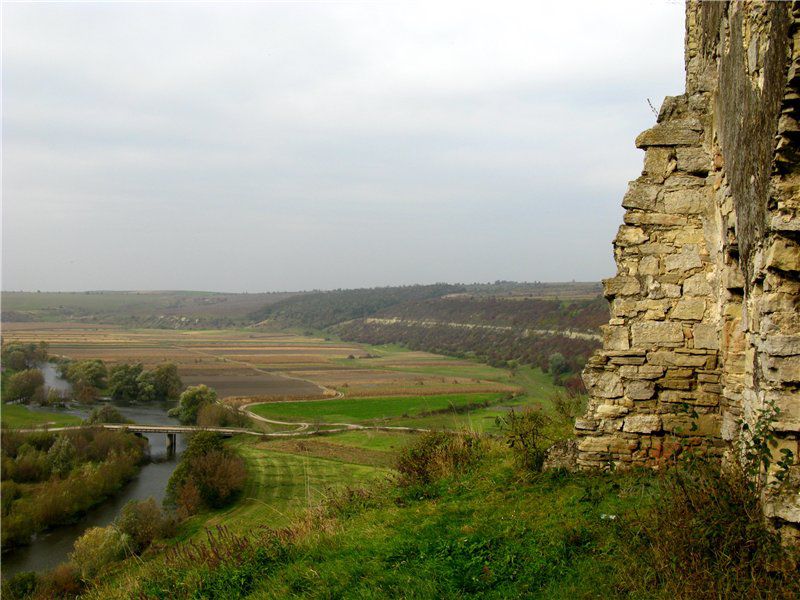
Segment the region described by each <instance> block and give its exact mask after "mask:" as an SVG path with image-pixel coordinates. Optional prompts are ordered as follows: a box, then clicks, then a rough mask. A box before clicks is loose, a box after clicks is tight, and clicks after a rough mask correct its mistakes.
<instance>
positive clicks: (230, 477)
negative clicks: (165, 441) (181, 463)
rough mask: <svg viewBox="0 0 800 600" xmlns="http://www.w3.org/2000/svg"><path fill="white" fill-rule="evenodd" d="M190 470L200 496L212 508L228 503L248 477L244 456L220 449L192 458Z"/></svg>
mask: <svg viewBox="0 0 800 600" xmlns="http://www.w3.org/2000/svg"><path fill="white" fill-rule="evenodd" d="M189 470H190V477H191V479H192V480H193V481H194V483H195V485H197V488H198V490H199V491H200V497H201V498H202V499H203V502H204V503H205V504H206V505H207V506H209V507H211V508H219V507H221V506H225V505H226V504H228V503H229V502H230V501H231V500H232V499H233V497H234V496H235V495H236V494H237V493H238V492H239V491H240V490H241V489H242V488H243V487H244V482H245V480H246V479H247V471H246V470H245V467H244V461H243V460H242V458H241V457H239V456H236V455H235V454H232V453H231V452H225V451H220V450H215V451H212V452H209V453H207V454H204V455H202V456H198V457H196V458H194V459H192V461H191V463H190V466H189Z"/></svg>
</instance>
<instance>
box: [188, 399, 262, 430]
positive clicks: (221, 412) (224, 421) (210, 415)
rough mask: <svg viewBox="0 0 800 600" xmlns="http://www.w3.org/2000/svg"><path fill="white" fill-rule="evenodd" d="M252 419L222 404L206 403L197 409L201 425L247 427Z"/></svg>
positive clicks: (198, 422) (198, 421)
mask: <svg viewBox="0 0 800 600" xmlns="http://www.w3.org/2000/svg"><path fill="white" fill-rule="evenodd" d="M249 422H250V420H249V419H248V418H247V416H246V415H243V414H242V413H240V412H237V411H235V410H232V409H230V408H226V407H224V406H222V405H221V404H217V403H214V404H205V405H203V406H201V407H200V410H198V411H197V424H198V425H199V426H200V427H247V425H248V424H249Z"/></svg>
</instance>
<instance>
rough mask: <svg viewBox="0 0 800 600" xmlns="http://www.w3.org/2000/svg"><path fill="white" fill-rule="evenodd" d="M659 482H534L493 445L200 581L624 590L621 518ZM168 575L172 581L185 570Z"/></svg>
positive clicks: (345, 594)
mask: <svg viewBox="0 0 800 600" xmlns="http://www.w3.org/2000/svg"><path fill="white" fill-rule="evenodd" d="M652 477H653V476H652V475H651V474H649V473H641V474H640V473H628V474H622V475H618V474H617V475H613V474H612V475H609V474H563V473H554V474H548V475H544V476H540V477H536V478H533V479H530V478H526V477H524V476H522V474H521V473H520V472H519V471H518V470H516V469H515V468H514V466H513V460H512V457H511V453H510V451H508V450H507V449H504V448H503V447H501V446H500V445H498V444H496V445H495V446H494V448H493V449H492V450H491V451H490V453H489V454H488V455H487V456H486V457H485V458H484V460H483V461H482V463H481V464H480V465H479V466H478V467H477V468H476V469H474V470H473V471H472V472H468V473H466V474H464V475H461V476H456V477H453V478H450V479H446V480H443V481H440V482H438V483H435V484H431V485H430V486H428V487H427V488H425V489H424V491H423V490H421V489H418V488H413V489H403V488H397V487H391V486H389V487H387V488H386V489H385V490H384V491H383V493H381V494H378V495H375V496H374V497H373V498H372V499H370V500H368V501H366V502H364V503H361V504H358V503H357V504H356V505H352V506H349V507H347V508H346V509H345V510H344V511H336V510H334V512H333V515H334V518H335V522H334V524H333V526H327V527H322V528H317V529H312V530H310V531H309V532H308V533H307V534H304V535H302V536H301V537H299V538H296V539H295V540H294V541H293V542H291V543H290V544H289V545H288V546H287V551H286V554H284V555H283V556H282V557H280V558H279V559H277V560H275V561H273V562H270V563H268V564H265V565H264V566H263V567H256V568H255V570H253V567H252V566H241V567H240V566H239V565H240V563H239V562H238V561H236V562H235V563H234V564H233V565H231V567H223V568H222V570H220V569H218V568H215V569H213V570H211V571H208V570H204V569H202V568H200V569H198V571H197V576H201V577H203V578H204V579H208V581H209V582H210V581H212V580H213V581H216V582H218V583H217V585H224V586H231V587H229V588H224V589H228V590H229V591H227V592H226V594H227V595H219V594H220V592H217V595H216V596H214V597H226V598H227V597H230V598H235V597H247V598H251V599H277V598H290V597H303V598H418V599H430V598H445V599H451V598H452V599H456V598H497V599H500V598H503V599H505V598H522V597H524V598H543V599H544V598H547V599H550V598H555V599H562V598H563V599H567V598H569V599H572V598H603V597H604V598H616V597H622V596H624V595H625V592H626V589H625V587H624V585H625V579H624V577H625V575H626V570H627V567H628V565H627V564H626V563H625V559H624V558H623V553H622V552H620V551H619V548H620V547H621V546H622V544H623V534H622V533H621V532H622V531H623V530H622V529H621V527H620V523H621V521H622V519H624V518H625V516H626V515H630V514H631V513H632V511H633V510H634V509H637V510H639V509H646V508H647V507H649V506H651V505H652V503H653V492H652V488H651V478H652ZM604 515H605V516H604ZM608 515H614V516H615V518H614V519H609V518H608ZM258 518H263V519H268V518H269V517H268V516H267V515H266V514H261V515H259V517H258ZM184 568H190V567H188V566H187V567H184ZM239 568H241V571H237V569H239ZM136 569H138V568H137V567H136V566H135V565H131V566H130V567H128V570H126V571H124V572H123V578H122V580H124V581H127V582H130V583H133V582H134V580H135V578H134V577H132V576H131V572H132V570H136ZM161 573H163V575H162V576H164V575H165V576H167V577H168V578H169V579H170V580H174V579H173V578H174V577H176V576H178V575H179V572H178V571H170V572H166V571H161ZM143 577H145V578H146V577H147V575H143ZM182 577H186V576H185V575H182ZM191 577H192V576H191V575H190V576H189V578H188V579H186V578H184V579H183V581H189V580H191ZM240 577H243V578H249V581H250V583H248V584H246V586H247V589H248V591H249V593H248V594H247V595H246V596H241V595H240V594H239V593H236V592H234V591H232V590H233V589H237V588H238V586H239V585H240V582H241V581H242V579H240ZM220 582H225V583H224V584H223V583H220ZM193 585H196V584H193ZM218 589H223V588H218ZM238 589H241V588H238ZM126 593H127V594H128V595H130V589H127V590H124V591H120V589H119V588H118V586H117V585H114V584H111V585H109V584H106V585H104V586H101V587H100V588H98V589H97V590H95V591H94V593H93V595H92V597H94V598H112V597H125V594H126ZM633 597H636V596H633ZM638 597H640V598H644V597H648V598H649V597H657V595H656V594H653V595H652V596H638Z"/></svg>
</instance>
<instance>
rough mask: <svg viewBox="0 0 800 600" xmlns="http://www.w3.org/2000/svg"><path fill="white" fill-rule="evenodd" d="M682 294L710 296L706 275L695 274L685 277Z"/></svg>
mask: <svg viewBox="0 0 800 600" xmlns="http://www.w3.org/2000/svg"><path fill="white" fill-rule="evenodd" d="M683 293H684V294H685V295H687V296H708V295H710V294H711V286H710V285H709V284H708V275H706V274H705V273H695V274H694V275H692V276H691V277H687V278H686V281H684V282H683Z"/></svg>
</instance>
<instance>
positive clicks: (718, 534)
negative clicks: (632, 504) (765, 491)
mask: <svg viewBox="0 0 800 600" xmlns="http://www.w3.org/2000/svg"><path fill="white" fill-rule="evenodd" d="M657 493H658V497H659V502H658V506H657V507H656V508H655V509H653V510H650V511H647V512H644V513H642V514H639V515H638V516H637V517H636V518H634V519H633V520H632V521H631V522H630V523H629V524H627V525H626V526H623V527H624V530H623V538H624V539H626V540H627V541H628V543H627V544H626V545H625V546H624V548H623V553H624V554H627V560H626V561H625V562H626V564H628V565H629V566H630V567H631V568H629V569H626V570H625V573H624V575H623V576H626V575H627V577H628V578H629V582H628V583H629V585H630V586H631V588H632V589H639V590H642V591H644V590H647V589H653V588H659V589H662V590H664V591H665V592H666V593H667V595H669V596H672V597H678V598H709V599H712V598H797V597H800V578H798V577H797V572H796V570H794V568H793V566H792V565H793V564H794V565H796V564H797V562H796V561H797V560H798V559H800V556H794V557H792V556H791V553H790V551H789V550H787V549H784V548H783V547H782V546H781V544H780V540H779V539H778V536H777V535H776V533H774V532H773V531H770V530H769V529H768V527H767V524H766V522H765V520H764V517H763V513H762V510H761V506H760V503H759V497H758V495H757V494H754V493H753V491H752V490H751V487H750V483H749V480H748V477H747V475H746V473H745V472H744V471H743V469H741V468H740V467H739V466H738V465H731V466H730V467H729V468H725V469H723V468H721V467H720V465H719V464H718V463H714V462H711V461H707V460H704V459H700V458H696V457H690V458H689V459H687V460H685V461H682V462H681V463H679V464H673V465H670V466H668V467H665V468H664V469H663V470H662V472H661V474H660V476H659V479H658V490H657ZM795 568H796V567H795Z"/></svg>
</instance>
